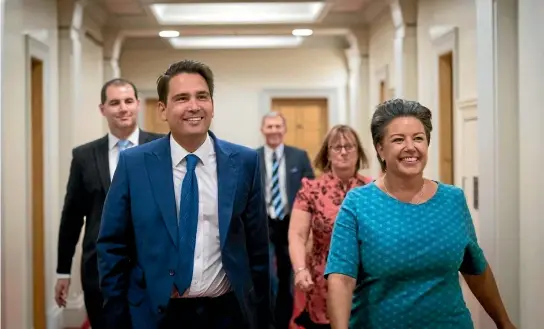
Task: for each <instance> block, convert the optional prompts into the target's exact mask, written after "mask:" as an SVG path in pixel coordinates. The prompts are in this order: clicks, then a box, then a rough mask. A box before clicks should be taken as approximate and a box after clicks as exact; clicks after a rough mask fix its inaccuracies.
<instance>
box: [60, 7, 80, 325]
mask: <svg viewBox="0 0 544 329" xmlns="http://www.w3.org/2000/svg"><path fill="white" fill-rule="evenodd" d="M84 5H85V3H84V2H82V1H77V2H75V3H74V4H73V8H67V10H68V9H70V10H72V13H71V19H70V26H67V27H64V28H61V29H60V30H59V112H60V115H59V118H60V122H59V137H60V138H59V150H60V151H59V153H60V161H59V163H60V165H59V173H60V175H59V176H60V180H61V184H60V186H62V187H65V186H66V181H67V180H68V175H69V168H70V162H71V160H72V152H71V150H72V148H73V147H74V146H76V145H77V144H79V143H80V142H79V141H78V140H77V136H78V129H79V127H81V125H82V124H85V123H84V122H80V121H81V120H80V119H79V118H78V111H79V110H80V108H81V104H82V99H83V94H82V79H84V76H83V69H82V67H83V63H82V56H83V54H82V44H81V40H82V38H83V37H84V35H83V33H84V32H83V30H82V22H83V12H84ZM64 193H65V190H62V192H61V194H64ZM59 206H62V204H61V205H59ZM81 236H83V235H81ZM80 240H81V239H80ZM80 264H81V242H80V243H79V244H78V245H77V247H76V252H75V255H74V258H73V264H72V271H71V286H70V292H69V296H68V300H67V307H66V309H65V310H64V325H65V326H67V327H73V326H80V325H81V323H82V321H83V319H84V317H85V312H84V310H85V308H84V304H83V291H82V288H81V279H80Z"/></svg>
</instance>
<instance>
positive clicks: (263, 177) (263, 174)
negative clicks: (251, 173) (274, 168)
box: [257, 147, 266, 186]
mask: <svg viewBox="0 0 544 329" xmlns="http://www.w3.org/2000/svg"><path fill="white" fill-rule="evenodd" d="M257 153H258V154H259V161H260V165H261V182H262V183H263V184H266V159H265V158H264V147H261V148H259V149H258V150H257ZM263 186H266V185H263Z"/></svg>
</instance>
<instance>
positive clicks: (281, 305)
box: [268, 216, 293, 329]
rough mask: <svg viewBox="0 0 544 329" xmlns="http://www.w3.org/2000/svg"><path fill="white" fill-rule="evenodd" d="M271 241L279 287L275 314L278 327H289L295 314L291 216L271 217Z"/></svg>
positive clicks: (284, 328) (279, 328) (281, 328)
mask: <svg viewBox="0 0 544 329" xmlns="http://www.w3.org/2000/svg"><path fill="white" fill-rule="evenodd" d="M268 222H269V228H270V243H271V244H272V251H273V253H274V254H273V256H276V268H277V271H276V273H277V281H278V288H277V294H276V303H275V308H274V315H275V319H276V329H288V328H289V322H290V321H291V317H292V316H293V275H292V273H293V269H292V268H291V259H290V257H289V243H288V240H287V232H288V230H289V216H287V217H285V218H284V220H281V221H278V220H274V219H271V218H269V221H268Z"/></svg>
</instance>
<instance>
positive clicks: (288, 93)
mask: <svg viewBox="0 0 544 329" xmlns="http://www.w3.org/2000/svg"><path fill="white" fill-rule="evenodd" d="M274 98H294V99H305V98H325V99H327V107H328V123H329V126H328V129H330V127H332V126H334V125H336V124H339V123H342V122H345V121H346V120H347V103H346V101H347V99H346V97H344V98H343V100H342V98H341V97H339V91H338V89H336V88H315V89H296V88H293V89H263V90H261V92H260V94H259V114H260V117H263V116H264V115H265V114H267V113H268V112H270V111H271V110H272V99H274ZM260 117H259V122H260V119H261V118H260ZM259 124H260V123H259ZM261 142H264V139H263V137H262V136H261Z"/></svg>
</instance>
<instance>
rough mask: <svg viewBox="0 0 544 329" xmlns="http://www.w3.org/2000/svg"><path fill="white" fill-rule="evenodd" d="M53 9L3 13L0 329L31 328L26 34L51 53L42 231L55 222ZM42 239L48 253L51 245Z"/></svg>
mask: <svg viewBox="0 0 544 329" xmlns="http://www.w3.org/2000/svg"><path fill="white" fill-rule="evenodd" d="M56 17H57V10H56V1H55V0H41V1H30V0H23V1H21V0H6V7H5V13H4V18H5V21H4V24H5V25H4V39H3V56H4V57H3V61H4V63H9V65H3V67H2V72H1V73H2V80H3V82H4V83H3V84H2V128H1V133H2V220H3V227H2V238H3V241H2V242H3V245H2V262H3V268H4V271H3V273H2V274H3V276H2V286H3V289H2V295H3V296H2V297H3V300H4V302H5V303H4V304H3V311H4V312H3V318H2V328H6V329H12V328H13V329H19V328H30V327H31V321H32V310H31V305H32V303H31V301H32V299H31V289H32V284H31V282H32V281H31V279H32V271H31V246H32V244H31V241H30V234H31V231H30V227H29V223H30V221H31V218H30V209H31V200H29V195H30V187H29V175H28V170H29V164H30V162H29V154H28V153H27V151H28V145H29V142H30V132H29V129H28V128H29V108H28V106H27V99H28V95H27V90H26V89H27V79H26V76H25V75H26V74H25V72H26V71H27V64H28V63H27V60H26V51H25V33H29V34H31V35H34V36H36V37H37V38H39V39H41V41H42V42H43V43H44V44H45V45H46V46H47V47H48V49H49V65H48V66H47V67H46V68H45V69H46V71H47V73H46V74H47V84H46V86H45V87H46V88H47V90H48V92H49V95H48V97H47V100H48V101H47V103H46V104H45V107H46V109H47V111H49V113H47V114H46V117H45V122H46V124H45V125H46V127H45V132H46V133H48V134H50V135H49V136H48V137H47V138H46V139H45V140H44V144H45V150H46V151H48V152H49V154H48V155H46V158H45V161H46V163H45V167H46V168H45V169H46V170H47V172H46V186H45V188H46V191H45V192H46V198H47V199H46V223H47V224H46V225H47V227H46V229H48V228H49V227H51V226H54V225H56V223H57V222H58V219H57V218H58V214H59V211H58V208H57V207H55V205H57V204H58V203H59V202H58V197H59V193H58V171H57V170H55V169H54V168H56V167H57V165H58V153H57V152H58V146H57V145H58V139H57V137H58V135H57V133H58V112H57V110H56V109H57V108H58V97H57V90H58V89H57V88H58V78H57V67H58V66H57V20H56ZM50 238H51V236H49V237H47V238H46V243H47V244H48V245H47V246H46V250H48V251H50V250H51V249H52V247H53V245H52V244H53V243H52V240H51V239H50ZM46 260H47V261H48V262H47V264H46V278H45V280H46V288H47V294H46V298H47V304H48V305H49V306H50V307H48V310H51V309H52V306H53V273H54V266H53V261H52V258H51V256H50V255H49V254H48V253H47V254H46Z"/></svg>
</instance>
